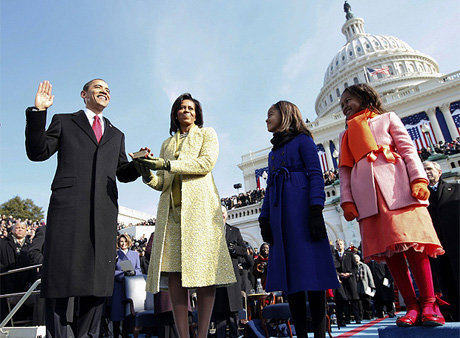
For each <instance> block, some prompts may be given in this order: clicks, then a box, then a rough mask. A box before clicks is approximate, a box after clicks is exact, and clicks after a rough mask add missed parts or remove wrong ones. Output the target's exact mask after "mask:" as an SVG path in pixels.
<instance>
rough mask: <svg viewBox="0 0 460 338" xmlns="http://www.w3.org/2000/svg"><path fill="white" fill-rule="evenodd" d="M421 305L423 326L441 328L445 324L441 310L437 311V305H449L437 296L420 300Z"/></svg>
mask: <svg viewBox="0 0 460 338" xmlns="http://www.w3.org/2000/svg"><path fill="white" fill-rule="evenodd" d="M421 305H422V325H423V326H442V325H444V324H445V323H446V321H445V319H444V316H443V315H442V313H441V310H439V305H449V303H447V302H446V301H444V300H442V299H441V298H439V297H438V296H437V297H436V298H426V299H424V300H422V301H421Z"/></svg>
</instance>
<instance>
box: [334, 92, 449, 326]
mask: <svg viewBox="0 0 460 338" xmlns="http://www.w3.org/2000/svg"><path fill="white" fill-rule="evenodd" d="M340 104H341V106H342V110H343V113H344V115H345V116H346V124H347V129H346V130H345V131H344V132H342V133H341V135H340V137H339V139H340V156H339V173H340V202H341V206H342V209H343V211H344V217H345V219H346V220H347V221H352V220H353V219H355V218H357V219H358V222H359V226H360V231H361V238H362V245H363V256H364V259H365V261H369V260H371V259H375V260H385V261H386V262H387V264H388V267H389V269H390V271H391V274H392V275H393V278H394V280H395V282H396V284H397V286H398V288H399V290H400V291H401V294H402V296H403V298H404V302H405V303H406V305H407V313H406V315H404V316H403V317H401V318H398V320H397V321H396V324H397V325H398V326H404V327H407V326H413V325H416V324H418V323H419V322H420V321H421V322H422V324H423V325H425V326H436V325H443V324H444V322H445V320H444V318H443V316H442V315H441V313H440V311H439V306H438V303H437V301H436V298H435V294H434V289H433V280H432V277H431V268H430V261H429V259H428V257H436V256H438V255H441V254H443V253H444V250H443V248H442V246H441V243H440V242H439V239H438V237H437V235H436V232H435V230H434V227H433V224H432V222H431V218H430V215H429V214H428V210H427V208H426V206H427V204H428V201H427V200H428V197H429V194H430V192H429V190H428V188H427V186H428V180H427V177H426V174H425V171H424V170H423V165H422V162H421V161H420V159H419V157H418V156H417V151H416V149H415V147H414V145H413V143H412V140H411V138H410V136H409V134H408V133H407V130H406V128H405V127H404V125H403V123H402V122H401V120H400V119H399V117H398V116H397V115H396V114H395V113H394V112H387V111H386V110H385V109H384V108H383V106H382V100H381V98H380V96H379V94H378V93H377V92H376V91H375V89H374V88H372V87H371V86H369V85H367V84H356V85H352V86H350V87H347V88H346V89H345V90H344V92H343V94H342V97H341V99H340ZM406 259H407V261H408V262H409V265H410V268H411V271H412V273H413V275H414V278H415V282H416V283H417V286H418V288H419V290H420V299H419V300H418V299H417V297H416V294H415V291H414V287H413V285H412V280H411V278H410V276H409V270H408V266H407V264H406Z"/></svg>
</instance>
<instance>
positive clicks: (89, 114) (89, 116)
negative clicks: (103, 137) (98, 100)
mask: <svg viewBox="0 0 460 338" xmlns="http://www.w3.org/2000/svg"><path fill="white" fill-rule="evenodd" d="M85 114H86V117H87V119H88V122H89V125H90V126H91V127H92V126H93V122H94V116H96V113H94V112H93V111H92V110H91V109H89V108H86V109H85ZM97 116H99V119H100V121H101V126H102V133H103V134H104V128H105V124H104V117H103V116H102V113H100V114H97Z"/></svg>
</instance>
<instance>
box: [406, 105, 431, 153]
mask: <svg viewBox="0 0 460 338" xmlns="http://www.w3.org/2000/svg"><path fill="white" fill-rule="evenodd" d="M401 121H402V123H403V124H404V126H405V127H406V129H407V132H408V133H409V136H410V138H411V139H412V142H414V144H415V146H416V148H417V150H419V149H422V148H428V147H430V141H431V144H432V145H434V144H435V143H437V142H438V141H437V140H436V137H435V136H434V133H433V128H432V127H431V123H430V120H429V119H428V116H427V115H426V113H425V112H421V113H418V114H414V115H411V116H408V117H404V118H402V119H401ZM424 124H427V125H428V126H429V127H430V132H429V133H428V136H427V135H425V134H424V133H423V132H422V126H423V125H424Z"/></svg>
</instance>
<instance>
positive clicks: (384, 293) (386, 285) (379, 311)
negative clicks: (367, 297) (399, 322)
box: [367, 261, 395, 318]
mask: <svg viewBox="0 0 460 338" xmlns="http://www.w3.org/2000/svg"><path fill="white" fill-rule="evenodd" d="M367 265H368V266H369V269H371V273H372V278H374V284H375V295H374V308H375V315H376V317H378V318H383V317H385V312H384V310H385V308H386V312H387V313H388V316H389V317H390V318H393V317H394V316H395V309H394V300H395V289H394V281H393V276H392V275H391V273H390V269H388V266H387V265H386V263H385V262H376V261H370V262H369V263H368V264H367Z"/></svg>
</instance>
